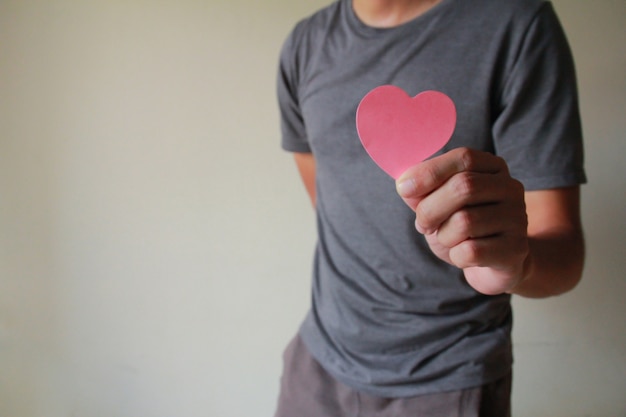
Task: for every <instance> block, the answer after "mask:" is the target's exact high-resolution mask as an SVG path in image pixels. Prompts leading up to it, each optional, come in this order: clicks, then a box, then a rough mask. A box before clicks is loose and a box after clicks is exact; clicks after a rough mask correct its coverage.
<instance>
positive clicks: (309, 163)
mask: <svg viewBox="0 0 626 417" xmlns="http://www.w3.org/2000/svg"><path fill="white" fill-rule="evenodd" d="M293 157H294V160H295V161H296V166H297V167H298V172H299V173H300V177H301V178H302V182H303V183H304V188H305V189H306V192H307V194H308V195H309V198H310V199H311V204H312V205H313V207H315V158H314V157H313V154H312V153H294V155H293Z"/></svg>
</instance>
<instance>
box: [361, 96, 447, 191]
mask: <svg viewBox="0 0 626 417" xmlns="http://www.w3.org/2000/svg"><path fill="white" fill-rule="evenodd" d="M455 125H456V108H455V106H454V103H453V102H452V99H450V97H448V96H447V95H445V94H443V93H441V92H438V91H424V92H422V93H420V94H418V95H416V96H415V97H410V96H409V95H408V94H407V93H406V92H405V91H404V90H402V89H401V88H398V87H395V86H393V85H383V86H380V87H376V88H375V89H373V90H372V91H370V92H369V93H367V94H366V95H365V97H363V99H362V100H361V103H360V104H359V107H358V108H357V111H356V127H357V132H358V134H359V137H360V138H361V143H362V144H363V146H364V147H365V150H366V151H367V153H368V154H369V155H370V157H371V158H372V159H373V160H374V162H376V164H378V166H379V167H380V168H382V170H383V171H385V172H386V173H387V174H389V175H390V176H391V177H392V178H394V179H398V177H399V176H400V175H402V173H403V172H404V171H406V170H407V169H408V168H409V167H411V166H413V165H415V164H417V163H419V162H421V161H423V160H425V159H426V158H428V157H430V156H432V155H433V154H434V153H435V152H437V151H438V150H440V149H441V148H443V146H444V145H445V144H446V143H447V142H448V141H449V140H450V137H451V136H452V133H453V132H454V127H455Z"/></svg>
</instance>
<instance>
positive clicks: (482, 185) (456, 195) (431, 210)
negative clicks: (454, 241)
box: [413, 172, 523, 233]
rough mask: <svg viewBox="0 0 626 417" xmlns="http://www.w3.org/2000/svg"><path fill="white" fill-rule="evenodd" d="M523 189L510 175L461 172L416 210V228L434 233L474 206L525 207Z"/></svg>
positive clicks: (429, 196) (424, 200)
mask: <svg viewBox="0 0 626 417" xmlns="http://www.w3.org/2000/svg"><path fill="white" fill-rule="evenodd" d="M516 185H519V186H518V187H516ZM521 187H522V186H521V184H518V183H517V182H516V181H512V180H511V178H510V177H509V176H508V175H502V174H482V173H475V172H461V173H458V174H456V175H454V176H453V177H452V178H450V179H449V180H448V181H447V182H445V183H444V184H443V185H442V186H441V187H439V188H437V189H436V190H435V191H433V192H431V193H430V194H429V195H427V196H426V197H424V198H422V199H421V200H420V201H419V202H418V204H416V206H415V207H413V209H414V210H415V216H416V217H415V222H416V227H417V228H418V230H420V231H421V232H425V233H430V232H433V231H434V230H436V229H438V228H439V227H440V225H441V224H442V223H444V222H445V221H446V220H447V219H448V218H450V216H452V215H453V214H454V213H456V212H458V211H459V210H462V209H465V208H467V207H472V206H480V205H490V204H499V203H501V202H503V201H510V202H511V203H513V204H519V205H520V206H522V205H523V198H522V196H523V193H522V192H521ZM492 220H493V219H492Z"/></svg>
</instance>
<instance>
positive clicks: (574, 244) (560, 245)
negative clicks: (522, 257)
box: [511, 230, 585, 298]
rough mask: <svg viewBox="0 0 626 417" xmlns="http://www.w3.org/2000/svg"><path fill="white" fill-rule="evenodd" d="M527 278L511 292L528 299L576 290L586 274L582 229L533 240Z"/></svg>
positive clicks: (531, 241)
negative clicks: (583, 274)
mask: <svg viewBox="0 0 626 417" xmlns="http://www.w3.org/2000/svg"><path fill="white" fill-rule="evenodd" d="M529 246H530V248H529V249H530V252H529V264H528V270H527V277H526V278H525V279H524V280H523V281H522V282H521V283H520V284H518V285H517V286H516V287H515V288H513V290H512V291H511V293H512V294H517V295H520V296H523V297H528V298H545V297H550V296H555V295H559V294H563V293H565V292H567V291H570V290H571V289H573V288H574V287H575V286H576V284H578V282H579V281H580V279H581V277H582V271H583V265H584V259H585V245H584V239H583V235H582V231H580V230H575V231H568V232H566V233H558V234H557V233H553V234H551V235H544V236H534V237H531V238H530V239H529Z"/></svg>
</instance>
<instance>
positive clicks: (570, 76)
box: [493, 2, 586, 190]
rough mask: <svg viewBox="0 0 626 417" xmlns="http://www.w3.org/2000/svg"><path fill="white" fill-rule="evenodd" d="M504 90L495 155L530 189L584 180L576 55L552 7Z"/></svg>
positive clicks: (543, 11)
mask: <svg viewBox="0 0 626 417" xmlns="http://www.w3.org/2000/svg"><path fill="white" fill-rule="evenodd" d="M512 52H513V54H512V57H513V58H512V64H511V67H510V68H511V70H510V71H509V73H508V77H507V78H506V79H505V82H504V84H503V87H502V90H501V101H500V108H499V112H498V114H497V115H496V117H495V121H494V125H493V137H494V143H495V151H496V153H497V154H498V155H500V156H502V157H503V158H504V159H505V160H506V161H507V163H508V164H509V169H510V171H511V175H512V176H513V177H515V178H517V179H518V180H520V181H521V182H522V183H523V184H524V186H525V188H526V189H527V190H539V189H549V188H557V187H565V186H571V185H577V184H581V183H584V182H585V181H586V176H585V172H584V168H583V139H582V129H581V121H580V113H579V108H578V92H577V86H576V74H575V68H574V62H573V58H572V54H571V51H570V48H569V45H568V42H567V39H566V37H565V34H564V32H563V29H562V27H561V25H560V22H559V21H558V18H557V16H556V14H555V12H554V10H553V8H552V6H551V4H550V3H548V2H545V3H544V4H543V6H542V7H541V8H540V9H539V11H538V12H537V14H536V15H535V16H534V18H533V20H532V21H531V22H530V24H529V26H528V28H527V29H526V33H525V36H524V38H523V41H522V43H521V45H520V47H519V48H518V50H517V51H512Z"/></svg>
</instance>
